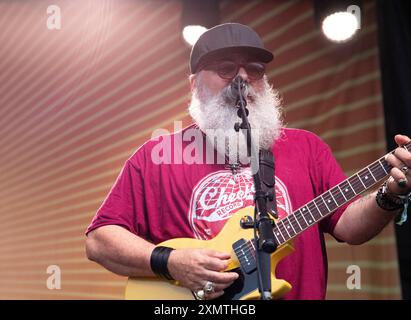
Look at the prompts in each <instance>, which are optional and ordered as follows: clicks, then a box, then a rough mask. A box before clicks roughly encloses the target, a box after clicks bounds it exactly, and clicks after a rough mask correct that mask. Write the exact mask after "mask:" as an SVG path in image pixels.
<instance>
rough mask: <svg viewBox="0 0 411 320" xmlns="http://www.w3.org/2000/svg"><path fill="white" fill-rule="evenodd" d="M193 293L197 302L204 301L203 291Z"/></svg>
mask: <svg viewBox="0 0 411 320" xmlns="http://www.w3.org/2000/svg"><path fill="white" fill-rule="evenodd" d="M193 293H194V296H195V298H196V299H197V300H205V292H204V290H197V291H194V292H193Z"/></svg>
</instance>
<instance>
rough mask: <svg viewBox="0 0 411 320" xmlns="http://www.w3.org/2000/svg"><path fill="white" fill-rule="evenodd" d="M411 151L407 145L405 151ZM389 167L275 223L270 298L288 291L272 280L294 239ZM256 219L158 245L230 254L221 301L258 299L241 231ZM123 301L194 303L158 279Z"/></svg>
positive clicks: (135, 281)
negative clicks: (205, 236)
mask: <svg viewBox="0 0 411 320" xmlns="http://www.w3.org/2000/svg"><path fill="white" fill-rule="evenodd" d="M403 147H404V148H405V149H406V150H408V151H410V150H411V142H409V143H407V144H406V145H404V146H403ZM391 168H392V167H391V165H390V164H388V162H387V161H385V156H384V157H382V158H380V159H378V160H377V161H375V162H373V163H372V164H370V165H369V166H367V167H365V168H364V169H362V170H360V171H359V172H357V173H355V174H354V175H352V176H351V177H349V178H348V179H346V180H344V181H343V182H341V183H339V184H338V185H336V186H335V187H333V188H331V189H330V190H328V191H326V192H324V193H323V194H321V195H319V196H318V197H316V198H315V199H314V200H312V201H310V202H308V203H307V204H306V205H304V206H302V207H301V208H299V209H297V210H296V211H294V212H293V213H292V214H289V215H288V216H287V217H285V218H283V219H281V220H278V221H276V225H275V227H274V228H273V233H274V237H275V239H276V241H277V244H278V248H277V250H276V251H275V252H274V253H272V254H271V291H272V298H273V299H278V298H281V297H282V296H283V295H284V294H286V293H287V292H288V291H290V290H291V285H290V284H289V283H288V282H286V281H285V280H282V279H277V278H276V277H275V268H276V266H277V264H278V262H279V261H280V260H281V259H283V258H284V257H285V256H287V255H288V254H290V253H291V252H293V251H294V248H293V246H292V239H293V238H294V237H296V236H297V235H299V234H300V233H302V232H303V231H304V230H306V229H308V228H309V227H311V226H312V225H314V224H315V223H317V222H319V221H320V220H322V219H323V218H325V217H327V216H328V215H330V214H331V213H333V212H334V211H335V210H336V209H337V208H339V207H341V206H343V205H344V204H346V203H347V202H349V201H350V200H352V199H353V198H354V197H356V196H357V195H359V194H361V193H363V192H364V191H367V190H369V189H371V188H372V187H373V186H374V185H375V184H376V183H377V182H379V181H381V180H383V179H384V178H386V177H387V176H388V175H389V172H390V170H391ZM253 215H254V207H252V206H250V207H246V208H243V209H240V210H239V211H237V212H236V213H235V214H234V215H233V216H232V217H231V218H230V219H229V220H228V221H227V223H226V224H225V225H224V227H223V228H222V230H221V231H220V232H219V234H218V235H217V236H216V237H214V238H213V239H211V240H198V239H191V238H177V239H171V240H167V241H165V242H162V243H160V244H159V245H161V246H167V247H172V248H175V249H183V248H208V249H213V250H217V251H223V252H231V258H230V259H229V265H228V267H227V269H226V270H225V271H235V272H238V273H239V277H238V279H237V280H236V281H235V282H234V283H233V284H232V285H231V286H230V287H229V288H227V289H226V290H225V293H224V296H223V297H222V298H223V299H227V300H252V299H259V298H260V293H259V290H258V281H257V265H256V258H255V246H254V231H253V229H244V228H243V227H242V223H241V222H242V221H244V220H243V219H244V218H245V217H252V216H253ZM125 298H126V299H139V300H174V299H175V300H187V299H190V300H193V299H195V296H194V294H193V292H191V291H190V290H189V289H187V288H184V287H181V286H178V285H177V284H176V282H174V281H166V280H161V279H159V278H147V277H142V278H129V279H128V281H127V285H126V290H125Z"/></svg>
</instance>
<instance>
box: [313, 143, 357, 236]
mask: <svg viewBox="0 0 411 320" xmlns="http://www.w3.org/2000/svg"><path fill="white" fill-rule="evenodd" d="M320 141H321V140H320ZM316 162H317V166H316V175H317V176H318V177H319V181H320V183H319V188H320V189H318V190H317V195H320V194H322V193H324V192H326V191H327V190H329V189H331V188H332V187H334V186H336V185H337V184H339V183H340V182H342V181H344V180H345V179H347V176H346V175H345V174H344V172H343V170H342V168H341V166H340V165H339V163H338V162H337V160H336V159H335V157H334V156H333V154H332V151H331V149H330V147H329V146H328V145H327V144H326V143H324V142H322V141H321V145H320V148H319V152H318V156H317V157H316ZM357 198H358V196H357V197H354V199H352V200H350V201H349V202H347V203H346V204H345V205H343V206H341V207H340V208H339V209H337V210H336V211H335V212H334V213H332V214H331V215H329V216H328V217H326V218H324V219H323V220H322V221H321V222H320V225H319V227H320V230H321V231H322V232H324V233H329V234H330V235H332V236H333V237H334V238H335V239H336V240H337V241H339V242H342V240H341V239H338V238H337V237H335V235H334V228H335V226H336V224H337V222H338V221H339V220H340V218H341V216H342V215H343V214H344V211H345V210H346V209H347V207H348V206H349V205H350V204H351V203H352V202H353V201H355V200H356V199H357Z"/></svg>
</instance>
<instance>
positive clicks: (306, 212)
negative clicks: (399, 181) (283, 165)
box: [273, 142, 411, 244]
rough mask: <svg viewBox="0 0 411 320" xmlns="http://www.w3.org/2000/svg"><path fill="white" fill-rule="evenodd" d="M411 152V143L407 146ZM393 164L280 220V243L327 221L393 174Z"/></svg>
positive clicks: (356, 177) (358, 176)
mask: <svg viewBox="0 0 411 320" xmlns="http://www.w3.org/2000/svg"><path fill="white" fill-rule="evenodd" d="M403 147H404V148H405V149H406V150H408V151H410V150H411V142H409V143H407V144H406V145H404V146H403ZM391 168H392V167H391V165H390V164H389V163H388V162H387V161H386V160H385V156H384V157H381V158H380V159H378V160H377V161H375V162H373V163H372V164H370V165H369V166H367V167H365V168H364V169H362V170H360V171H359V172H357V173H355V174H353V175H352V176H351V177H349V178H348V179H346V180H344V181H342V182H341V183H339V184H338V185H336V186H335V187H333V188H331V189H330V190H328V191H326V192H324V193H323V194H321V195H320V196H318V197H316V198H315V199H314V200H312V201H310V202H308V203H307V204H306V205H304V206H302V207H301V208H299V209H297V210H296V211H294V212H293V213H292V214H290V215H288V216H287V217H285V218H283V219H281V220H279V221H278V222H277V223H276V226H275V227H274V229H273V232H274V236H275V238H276V240H277V243H278V244H282V243H285V242H287V241H289V240H290V239H292V238H294V237H296V236H297V235H299V234H300V233H302V232H303V231H304V230H306V229H308V228H309V227H311V226H312V225H314V224H316V223H317V222H319V221H320V220H322V219H324V218H325V217H327V216H328V215H330V214H331V213H333V212H334V211H335V210H337V209H338V208H340V207H342V206H343V205H345V204H346V203H347V202H349V201H350V200H352V199H353V198H355V197H356V196H357V195H359V194H361V193H363V192H365V191H367V190H369V189H370V188H371V187H372V186H374V185H375V184H376V183H377V182H379V181H381V180H383V179H384V178H386V177H387V176H388V175H389V172H390V170H391Z"/></svg>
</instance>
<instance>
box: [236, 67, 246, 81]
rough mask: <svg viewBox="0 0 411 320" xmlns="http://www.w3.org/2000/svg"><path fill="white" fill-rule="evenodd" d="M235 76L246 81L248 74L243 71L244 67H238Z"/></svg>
mask: <svg viewBox="0 0 411 320" xmlns="http://www.w3.org/2000/svg"><path fill="white" fill-rule="evenodd" d="M236 76H241V78H243V79H244V80H245V81H248V74H247V71H245V69H244V67H240V69H239V70H238V74H237V75H236Z"/></svg>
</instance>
